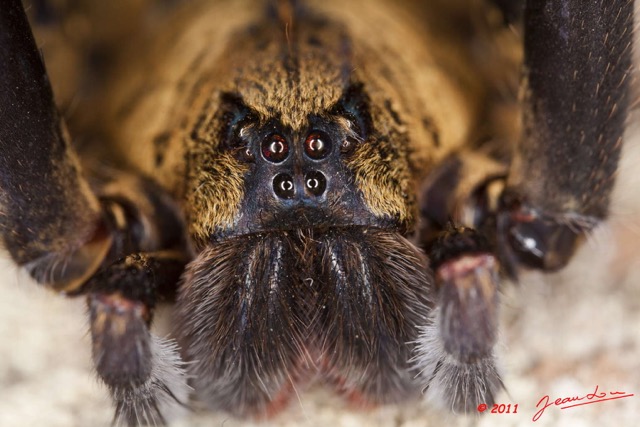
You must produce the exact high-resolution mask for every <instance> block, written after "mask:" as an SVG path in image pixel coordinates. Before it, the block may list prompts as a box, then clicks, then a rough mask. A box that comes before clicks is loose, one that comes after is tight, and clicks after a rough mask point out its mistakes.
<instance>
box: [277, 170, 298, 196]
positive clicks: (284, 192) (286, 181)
mask: <svg viewBox="0 0 640 427" xmlns="http://www.w3.org/2000/svg"><path fill="white" fill-rule="evenodd" d="M273 191H275V193H276V195H277V196H278V197H280V198H282V199H291V198H293V196H294V195H295V193H296V187H295V184H294V183H293V178H292V177H291V175H289V174H286V173H279V174H278V175H276V176H275V177H274V178H273Z"/></svg>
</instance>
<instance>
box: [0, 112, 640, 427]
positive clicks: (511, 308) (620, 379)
mask: <svg viewBox="0 0 640 427" xmlns="http://www.w3.org/2000/svg"><path fill="white" fill-rule="evenodd" d="M635 116H636V117H635V118H634V120H632V125H631V126H630V129H629V132H628V137H627V141H626V145H625V149H624V150H625V151H624V155H623V161H622V165H621V168H620V175H619V180H618V185H617V188H616V193H615V203H614V204H613V213H612V217H611V220H610V221H608V223H607V224H604V225H603V226H601V227H600V228H599V229H598V230H597V231H596V232H595V233H594V235H593V236H592V237H591V239H590V240H589V241H588V243H587V244H586V245H585V246H584V247H583V248H582V250H581V251H580V252H579V253H578V255H577V256H576V258H575V260H574V261H573V262H572V263H571V265H570V266H569V267H568V268H567V269H565V270H564V271H563V272H561V273H558V274H554V275H542V274H529V275H526V276H525V277H524V278H523V280H522V282H521V283H520V285H518V286H512V285H510V286H505V291H504V295H503V306H502V336H501V342H500V345H499V349H498V352H499V355H500V358H501V361H502V366H503V369H504V371H505V376H504V382H505V384H506V386H507V390H508V392H506V393H503V394H502V395H501V396H500V397H499V398H498V401H499V402H501V403H505V404H512V406H513V405H515V404H518V412H517V414H513V413H512V414H490V413H485V414H484V415H483V416H481V417H456V416H452V415H449V414H446V413H442V412H438V411H436V410H435V409H433V408H429V407H427V406H426V405H407V406H393V407H382V408H377V409H373V410H367V411H358V410H353V409H350V408H348V407H346V406H345V404H344V402H342V401H340V400H339V399H338V398H336V397H335V396H332V395H331V394H329V393H328V392H326V391H324V390H307V391H300V396H299V400H298V401H297V402H294V403H293V404H292V405H291V407H290V408H289V410H287V411H286V412H285V413H283V414H281V415H280V416H278V417H277V418H274V419H272V420H270V421H268V422H265V423H262V425H267V426H294V425H295V426H328V425H331V426H334V427H339V426H345V427H346V426H361V425H367V426H384V427H386V426H402V427H418V426H421V427H422V426H442V425H447V426H480V427H484V426H523V425H531V424H534V423H533V421H532V417H533V415H534V414H535V413H536V411H537V409H536V404H537V403H538V401H539V400H540V399H541V398H543V396H545V395H549V396H550V400H551V401H553V400H555V399H556V398H563V397H573V396H578V397H582V396H585V395H587V394H588V393H590V392H593V391H594V389H595V387H596V386H598V390H599V391H605V392H608V391H621V392H623V391H624V392H627V393H629V394H635V395H634V396H633V397H627V398H622V399H616V400H610V401H606V402H601V403H596V404H589V405H583V406H576V407H573V408H569V409H565V410H561V409H560V408H558V407H549V408H548V409H547V410H546V411H545V413H544V414H543V416H542V417H541V418H540V419H539V420H538V421H537V422H536V423H535V425H539V426H559V425H562V426H578V427H579V426H614V425H615V426H620V427H622V426H631V425H637V422H638V420H640V168H638V166H637V165H638V164H640V115H639V114H637V113H636V114H635ZM87 329H88V326H87V320H86V316H85V306H84V301H83V300H81V299H77V300H67V299H64V298H61V297H59V296H56V295H54V294H52V293H49V292H46V291H45V290H43V289H40V288H39V287H38V286H37V285H36V284H34V283H33V282H32V281H31V280H30V279H29V278H28V277H27V276H26V275H24V274H23V273H21V272H19V271H17V269H16V268H15V267H14V266H12V265H11V264H10V263H9V262H8V261H6V260H2V259H0V338H1V339H0V426H1V427H13V426H16V427H18V426H51V427H63V426H64V427H73V426H107V425H109V423H110V420H111V416H112V411H113V410H112V406H111V403H110V401H109V398H108V395H107V391H106V389H105V388H104V387H103V386H102V385H101V384H100V383H99V381H98V380H97V379H96V378H95V376H94V374H93V372H92V367H91V361H90V342H89V337H88V335H87ZM175 425H176V426H205V425H206V426H222V425H224V426H225V427H229V426H251V425H256V423H253V422H243V421H240V420H235V419H232V418H229V417H227V416H225V415H220V414H193V415H190V416H188V417H187V418H183V419H180V420H177V421H176V422H175Z"/></svg>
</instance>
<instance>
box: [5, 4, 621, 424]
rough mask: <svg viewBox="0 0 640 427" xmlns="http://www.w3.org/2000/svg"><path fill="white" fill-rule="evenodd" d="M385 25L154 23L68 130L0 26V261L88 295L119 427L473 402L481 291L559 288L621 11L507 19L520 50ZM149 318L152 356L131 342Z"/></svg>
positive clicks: (486, 29)
mask: <svg viewBox="0 0 640 427" xmlns="http://www.w3.org/2000/svg"><path fill="white" fill-rule="evenodd" d="M263 3H264V4H263ZM402 3H403V4H396V2H391V1H385V0H379V1H376V2H367V1H364V0H362V1H356V0H352V1H350V2H340V1H337V0H336V1H333V0H332V1H325V2H316V1H311V0H309V1H308V2H297V1H275V0H274V1H266V0H265V1H264V2H259V1H252V0H243V1H233V2H232V1H220V2H204V1H203V2H185V4H184V5H181V6H180V7H178V8H177V9H175V10H174V9H172V8H171V7H169V6H168V5H167V4H165V2H159V4H160V5H161V6H159V8H158V9H156V10H154V13H155V15H153V16H154V18H153V19H150V21H151V22H152V23H153V25H151V26H150V28H148V29H147V30H148V34H146V33H145V31H142V30H140V32H141V33H145V34H144V36H141V37H140V39H141V40H143V41H144V42H143V43H142V42H141V44H139V45H137V44H136V43H133V46H142V47H143V48H139V49H134V48H131V49H124V52H123V53H122V54H117V55H113V50H111V51H109V52H110V55H106V56H105V57H107V58H109V57H113V58H117V59H113V64H111V65H110V66H109V67H108V68H107V70H108V71H109V72H108V73H107V72H106V71H105V70H101V69H100V67H95V64H94V68H97V69H98V70H97V71H96V70H94V71H95V72H96V75H95V76H93V78H94V80H92V81H98V82H100V83H101V85H99V87H98V88H97V89H94V92H93V93H91V96H86V97H84V98H83V97H82V96H79V98H78V99H80V101H78V102H79V103H81V104H82V103H84V105H86V106H87V108H84V109H81V111H80V112H79V113H78V114H77V115H78V118H76V119H74V120H71V121H70V129H71V132H67V131H66V128H65V126H64V124H63V123H62V122H61V120H60V115H59V114H58V113H57V110H56V108H55V105H54V101H53V95H52V90H51V87H50V84H49V80H48V77H47V75H46V73H45V71H44V68H43V64H42V62H41V60H40V56H39V53H38V50H37V48H36V45H35V43H34V40H33V37H32V35H31V32H30V30H29V25H28V23H27V18H26V16H25V13H24V10H23V9H22V6H21V4H20V2H19V1H17V0H12V1H8V2H7V4H8V5H7V6H6V7H3V8H2V10H0V30H1V31H0V150H1V153H0V207H1V211H0V231H1V233H2V238H3V242H4V245H5V246H6V248H7V249H8V251H9V253H10V254H11V256H12V257H13V259H14V260H15V261H16V263H18V264H19V265H21V266H24V267H25V268H26V269H27V270H28V271H29V272H30V273H31V274H32V275H33V276H34V278H36V279H37V280H38V281H40V282H42V283H45V284H47V285H50V286H52V287H54V288H55V289H58V290H61V291H64V292H65V293H67V294H69V295H86V296H87V298H88V305H89V312H90V323H91V337H92V341H93V358H94V363H95V365H96V370H97V372H98V375H99V376H100V377H101V378H102V379H103V380H104V382H105V383H106V384H107V386H108V387H109V389H110V391H111V393H112V396H113V399H114V401H115V404H116V408H117V409H116V420H117V421H120V422H127V423H129V424H136V423H155V422H159V421H162V420H163V419H164V417H165V415H166V414H167V413H168V412H169V409H170V408H171V407H180V406H183V407H184V406H186V405H188V403H189V401H190V400H194V401H200V402H203V403H205V404H207V405H208V406H210V407H212V408H215V409H222V410H226V411H230V412H232V413H234V414H236V415H240V416H242V415H248V414H254V415H261V414H271V413H273V412H275V411H276V410H278V409H279V408H281V407H282V406H283V403H285V402H286V401H287V400H288V399H290V398H291V395H292V391H293V390H294V389H298V388H300V386H301V385H303V384H306V383H309V382H311V381H315V380H318V381H321V382H324V383H326V384H328V385H330V386H332V387H333V388H334V389H336V390H337V391H338V392H339V393H342V394H344V395H345V396H347V397H348V398H349V399H351V400H352V401H355V402H366V403H374V404H378V403H389V402H399V401H405V400H407V399H412V398H413V399H416V400H417V399H420V398H421V397H422V395H423V394H425V395H426V396H427V398H428V399H430V400H436V401H440V402H441V403H443V404H444V406H446V407H448V408H450V409H452V410H454V411H462V412H470V411H473V410H474V409H475V408H476V406H477V405H478V404H479V403H486V404H490V403H492V402H493V401H494V400H495V396H496V393H498V392H499V391H500V389H501V388H502V387H503V385H502V381H501V379H500V374H499V369H498V367H497V363H496V360H495V355H494V350H493V348H494V345H495V343H496V340H497V335H498V333H497V331H498V315H497V313H498V311H499V283H500V277H501V276H509V277H512V278H514V277H516V276H517V271H518V268H520V266H522V265H524V266H526V267H533V268H538V269H543V270H555V269H558V268H561V267H562V266H564V265H565V264H566V263H567V262H568V260H569V259H570V257H571V255H572V254H573V251H574V250H575V247H576V245H577V244H578V243H579V241H580V240H581V237H582V236H583V235H584V233H586V232H589V230H591V229H592V228H593V227H594V226H595V225H596V224H597V223H598V222H599V221H601V220H602V219H604V218H605V217H606V214H607V209H608V203H609V195H610V192H611V188H612V185H613V177H614V176H615V170H616V167H617V162H618V157H619V152H620V138H621V134H622V131H623V124H624V120H625V118H626V114H627V109H628V108H627V104H628V101H627V89H628V85H629V80H630V78H629V77H628V76H629V73H630V67H631V59H630V52H631V49H630V45H631V33H632V26H633V19H632V9H633V7H632V6H633V5H632V2H631V1H629V0H613V1H610V2H606V3H607V4H605V2H591V3H589V4H583V3H582V2H579V1H577V0H576V1H574V0H569V1H554V0H547V1H541V2H535V1H531V2H526V5H525V7H524V9H523V10H524V15H523V16H520V15H521V14H520V13H518V10H519V9H518V8H510V9H509V10H506V9H504V10H503V11H504V13H505V14H504V15H503V17H504V18H505V20H509V19H514V20H518V19H520V20H521V21H522V22H521V23H516V25H518V26H519V28H522V29H523V30H524V43H518V41H517V38H515V37H514V36H513V35H512V37H507V36H506V35H507V34H509V33H510V30H508V29H507V27H506V26H505V24H504V22H505V20H502V19H500V20H495V19H494V20H492V19H489V18H488V17H489V16H496V14H498V13H499V12H498V9H496V8H495V5H494V4H490V3H491V2H488V1H487V4H484V3H483V2H471V3H473V4H472V5H466V4H463V2H462V1H461V2H456V4H455V5H454V4H453V3H452V4H451V5H449V4H446V5H445V4H440V2H429V4H421V3H420V2H406V4H405V3H404V2H402ZM424 3H427V2H424ZM496 3H497V2H496ZM514 3H515V2H514ZM465 6H470V7H471V9H469V10H470V11H472V12H468V13H465V12H463V10H467V9H465ZM36 9H37V8H36ZM162 11H164V12H162ZM167 11H171V12H172V13H168V12H167ZM37 12H38V11H37V10H36V13H37ZM173 12H175V13H173ZM519 16H520V18H519ZM454 27H455V28H457V29H459V31H458V30H455V31H452V29H451V28H454ZM463 29H464V30H463ZM150 40H155V41H154V42H153V43H151V44H149V41H150ZM101 42H102V43H103V44H106V45H109V44H108V43H107V42H105V41H104V40H102V41H101ZM522 47H523V48H522ZM521 51H524V66H523V68H522V70H523V72H522V75H523V76H524V77H523V79H522V94H523V96H522V99H521V103H522V107H521V108H517V107H518V106H517V104H516V101H515V99H516V98H515V92H516V86H517V83H516V84H514V83H513V82H517V81H518V67H519V65H520V62H521V61H520V59H519V58H520V55H519V54H518V53H519V52H521ZM142 52H144V53H142ZM80 57H82V55H80ZM87 58H88V60H89V59H91V58H93V60H94V61H95V55H94V56H92V55H87ZM89 62H91V61H89ZM92 63H93V62H92ZM89 68H90V67H89ZM505 79H506V80H505ZM53 81H54V83H55V79H53ZM511 107H513V108H511ZM97 111H99V112H100V114H96V112H97ZM518 115H521V116H522V129H520V127H519V126H518V123H517V122H518V120H517V117H518ZM74 132H77V133H81V134H84V135H86V140H88V142H86V143H85V144H84V145H83V147H82V150H80V155H78V154H77V153H76V150H75V148H74V147H73V146H72V144H71V141H70V137H69V133H74ZM165 298H168V299H169V300H173V302H174V305H173V307H174V309H175V310H174V316H175V322H174V325H173V330H172V332H171V333H172V338H173V339H175V341H167V340H162V339H159V338H157V337H155V336H154V335H152V334H151V333H150V329H149V328H150V325H151V322H152V319H153V314H154V308H155V306H156V304H157V302H158V301H159V300H160V299H165ZM190 387H192V388H190Z"/></svg>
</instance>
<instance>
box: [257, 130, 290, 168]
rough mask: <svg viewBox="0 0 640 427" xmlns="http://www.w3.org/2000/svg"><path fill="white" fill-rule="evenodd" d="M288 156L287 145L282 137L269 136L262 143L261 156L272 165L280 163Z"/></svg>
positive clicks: (277, 135)
mask: <svg viewBox="0 0 640 427" xmlns="http://www.w3.org/2000/svg"><path fill="white" fill-rule="evenodd" d="M288 154H289V144H287V141H286V140H285V139H284V137H283V136H282V135H279V134H277V133H276V134H271V135H269V136H268V137H266V138H265V139H264V140H263V141H262V155H263V156H264V158H265V159H266V160H268V161H270V162H273V163H280V162H282V161H284V160H285V159H286V158H287V155H288Z"/></svg>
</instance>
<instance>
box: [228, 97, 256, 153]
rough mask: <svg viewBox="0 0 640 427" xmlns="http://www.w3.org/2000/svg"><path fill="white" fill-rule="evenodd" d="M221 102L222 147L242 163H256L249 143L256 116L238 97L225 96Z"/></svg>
mask: <svg viewBox="0 0 640 427" xmlns="http://www.w3.org/2000/svg"><path fill="white" fill-rule="evenodd" d="M220 102H221V107H220V113H219V114H220V116H219V123H220V128H219V138H220V139H219V140H220V147H221V148H222V149H223V150H227V151H230V152H231V153H232V154H233V155H234V157H235V158H236V159H238V160H240V161H242V162H245V163H252V162H254V161H255V155H254V153H253V151H252V149H251V146H250V144H249V141H250V135H251V134H252V132H251V129H252V128H253V127H254V126H255V124H256V122H257V116H256V114H255V113H254V112H253V110H251V109H250V108H249V107H247V106H246V105H245V104H244V103H243V102H242V99H240V98H239V97H238V96H236V95H233V94H228V93H227V94H223V95H222V96H221V99H220Z"/></svg>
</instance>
